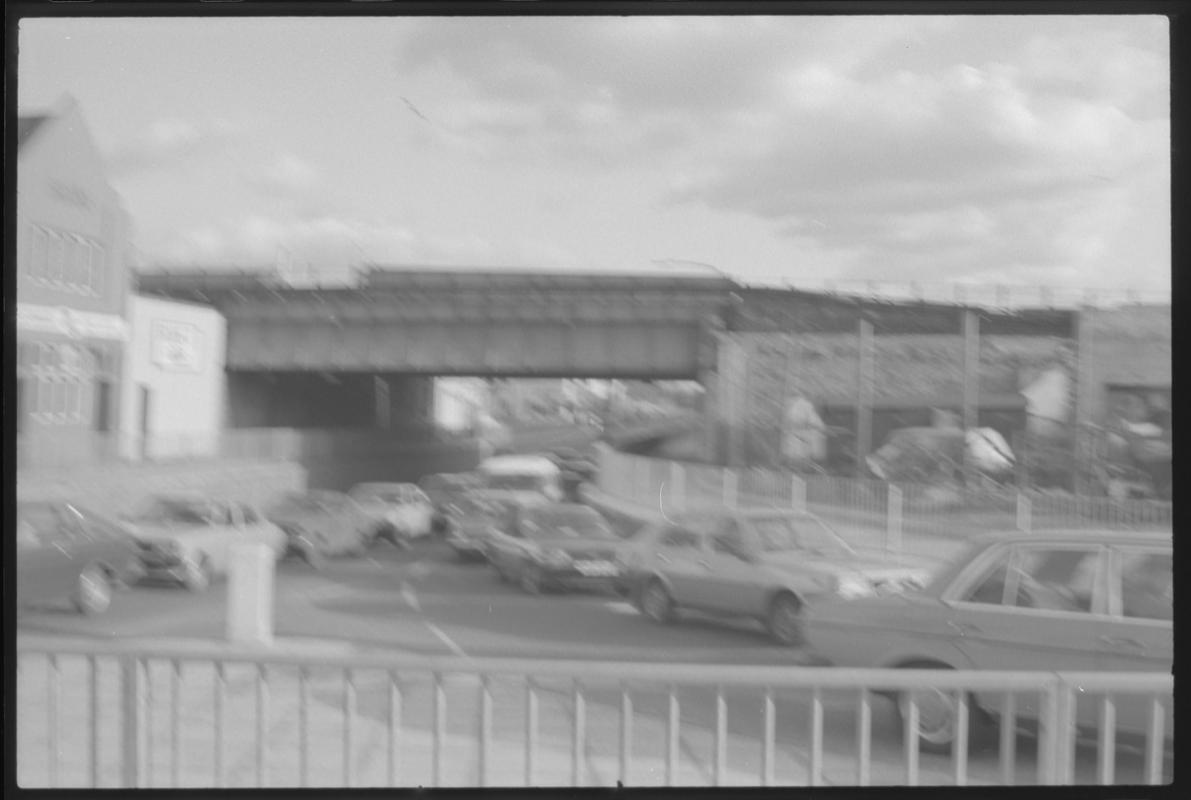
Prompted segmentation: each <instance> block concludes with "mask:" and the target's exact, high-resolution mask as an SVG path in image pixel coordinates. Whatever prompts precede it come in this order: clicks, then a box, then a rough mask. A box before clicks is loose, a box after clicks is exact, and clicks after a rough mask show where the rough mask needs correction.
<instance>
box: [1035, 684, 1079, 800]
mask: <svg viewBox="0 0 1191 800" xmlns="http://www.w3.org/2000/svg"><path fill="white" fill-rule="evenodd" d="M1074 703H1075V698H1074V697H1073V696H1072V691H1071V687H1070V686H1068V685H1067V684H1066V683H1064V682H1063V680H1062V679H1061V678H1059V679H1056V680H1053V681H1051V682H1050V683H1049V684H1047V686H1046V688H1045V689H1044V690H1043V703H1042V715H1041V717H1040V718H1039V720H1038V722H1039V725H1040V726H1041V731H1040V733H1041V736H1040V737H1039V740H1038V783H1039V784H1042V785H1044V786H1060V785H1065V784H1070V783H1071V782H1072V777H1073V775H1072V772H1073V767H1074V764H1073V763H1072V762H1073V758H1074V753H1073V752H1072V750H1073V748H1074V745H1075V741H1074V736H1075V715H1074V713H1073V707H1074Z"/></svg>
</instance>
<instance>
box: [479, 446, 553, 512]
mask: <svg viewBox="0 0 1191 800" xmlns="http://www.w3.org/2000/svg"><path fill="white" fill-rule="evenodd" d="M476 471H477V472H478V473H479V474H480V476H481V477H482V478H483V481H484V489H485V490H486V492H487V494H488V495H489V496H493V497H497V496H499V497H500V498H502V499H505V500H508V501H510V502H513V503H516V504H517V505H523V506H528V505H543V504H545V503H556V502H558V501H559V500H561V499H562V495H563V492H562V483H561V477H562V470H561V469H559V467H558V465H557V464H555V463H554V461H553V460H552V459H551V458H550V457H549V456H545V455H505V456H493V457H492V458H486V459H484V460H483V461H482V462H480V466H479V468H478V469H477V470H476Z"/></svg>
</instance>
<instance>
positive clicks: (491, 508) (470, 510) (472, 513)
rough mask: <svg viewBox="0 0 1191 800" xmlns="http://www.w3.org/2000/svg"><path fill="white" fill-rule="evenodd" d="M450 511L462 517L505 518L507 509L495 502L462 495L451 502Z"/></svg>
mask: <svg viewBox="0 0 1191 800" xmlns="http://www.w3.org/2000/svg"><path fill="white" fill-rule="evenodd" d="M451 510H452V511H454V512H455V513H456V514H459V515H460V516H464V517H502V518H503V517H507V516H508V515H509V514H510V513H511V512H510V510H509V507H508V506H507V505H506V504H504V503H500V502H497V501H495V500H490V499H488V498H485V497H478V496H475V495H464V496H462V497H459V498H457V499H455V500H453V501H452V502H451Z"/></svg>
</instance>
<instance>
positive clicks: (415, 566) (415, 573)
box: [406, 561, 430, 578]
mask: <svg viewBox="0 0 1191 800" xmlns="http://www.w3.org/2000/svg"><path fill="white" fill-rule="evenodd" d="M406 571H407V572H408V573H409V574H410V577H413V578H422V577H425V576H426V575H427V574H428V573H429V572H430V565H429V564H427V563H426V562H425V561H415V562H413V563H412V564H410V565H409V569H408V570H406Z"/></svg>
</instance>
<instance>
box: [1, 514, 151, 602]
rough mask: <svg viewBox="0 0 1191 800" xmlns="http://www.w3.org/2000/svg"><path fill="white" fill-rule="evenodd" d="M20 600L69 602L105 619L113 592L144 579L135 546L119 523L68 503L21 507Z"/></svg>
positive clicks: (17, 537)
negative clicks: (66, 599) (63, 599)
mask: <svg viewBox="0 0 1191 800" xmlns="http://www.w3.org/2000/svg"><path fill="white" fill-rule="evenodd" d="M16 539H17V597H18V602H20V603H45V602H51V601H55V600H59V599H62V598H70V600H71V602H72V603H73V604H74V607H75V608H76V609H78V610H79V611H80V612H82V613H84V614H100V613H103V612H104V611H106V610H107V609H108V606H110V605H111V603H112V591H113V589H117V588H122V587H124V586H126V585H127V584H130V583H133V582H135V581H136V580H138V579H139V578H140V577H141V575H142V572H143V571H142V568H141V562H140V554H139V552H138V549H137V544H136V541H135V540H134V539H133V538H132V536H131V535H129V533H128V531H127V530H125V529H124V527H123V526H122V525H121V524H119V523H118V522H116V521H114V520H111V519H108V518H107V517H104V516H102V515H100V514H96V513H94V512H92V511H89V510H87V509H85V508H82V507H80V506H77V505H75V504H73V503H67V502H27V503H18V504H17V531H16Z"/></svg>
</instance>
